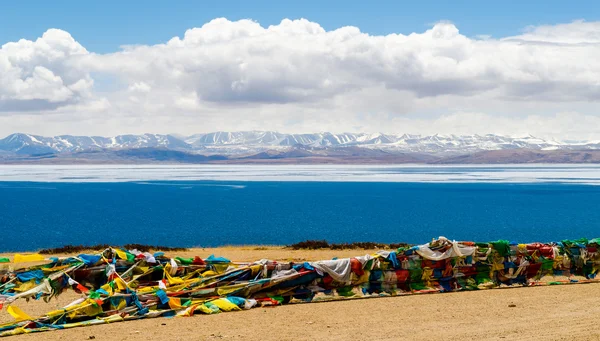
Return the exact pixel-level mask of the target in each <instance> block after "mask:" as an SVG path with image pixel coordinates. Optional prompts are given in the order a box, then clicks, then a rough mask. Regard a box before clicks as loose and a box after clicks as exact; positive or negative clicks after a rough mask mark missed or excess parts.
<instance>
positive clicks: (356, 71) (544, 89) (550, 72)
mask: <svg viewBox="0 0 600 341" xmlns="http://www.w3.org/2000/svg"><path fill="white" fill-rule="evenodd" d="M598 55H600V22H585V21H574V22H572V23H568V24H561V25H554V26H537V27H528V28H526V29H525V30H524V32H523V33H522V34H521V35H518V36H513V37H500V38H490V37H484V38H482V39H481V38H472V37H467V36H464V35H462V34H460V32H459V30H458V28H457V27H456V26H455V25H453V24H452V23H449V22H440V23H437V24H435V25H434V26H433V27H431V28H430V29H428V30H426V31H425V32H422V33H412V34H409V35H402V34H390V35H386V36H374V35H369V34H366V33H362V32H361V31H360V29H359V28H357V27H342V28H339V29H336V30H332V31H326V30H324V29H323V28H322V27H321V26H320V25H319V24H318V23H315V22H310V21H308V20H305V19H300V20H288V19H284V20H282V21H281V23H280V24H278V25H273V26H269V27H263V26H261V25H260V24H259V23H257V22H255V21H252V20H240V21H234V22H232V21H229V20H227V19H224V18H219V19H214V20H212V21H210V22H208V23H206V24H205V25H203V26H202V27H199V28H192V29H189V30H187V31H186V32H185V34H184V35H183V36H182V37H174V38H172V39H170V40H169V41H167V42H165V43H163V44H157V45H136V46H124V47H122V49H121V50H120V51H117V52H114V53H108V54H96V53H93V52H90V51H88V50H86V48H85V47H84V46H82V45H81V44H79V43H78V42H77V41H76V40H75V39H74V38H73V37H72V36H71V34H69V33H68V32H65V31H62V30H58V29H49V30H48V31H46V32H45V33H44V34H43V35H42V36H41V37H40V38H38V39H37V40H35V41H29V40H20V41H17V42H9V43H6V44H4V45H2V47H1V49H0V134H8V133H11V132H14V131H27V132H31V133H39V134H46V135H54V134H66V133H69V134H102V135H110V134H119V133H141V132H156V133H181V134H190V133H196V132H206V131H215V130H248V129H258V130H280V131H285V132H308V131H311V132H312V131H325V130H327V131H334V132H341V131H365V132H374V131H381V132H389V133H404V132H407V133H424V134H430V133H465V134H471V133H498V134H507V135H515V134H523V133H531V134H536V135H539V136H541V137H554V138H562V139H574V138H576V139H591V138H597V139H600V136H596V134H597V133H596V130H597V128H596V127H597V126H598V125H597V124H598V123H600V116H599V114H600V113H598V112H597V107H598V105H597V104H598V100H599V99H600V60H599V59H598V58H597V56H598Z"/></svg>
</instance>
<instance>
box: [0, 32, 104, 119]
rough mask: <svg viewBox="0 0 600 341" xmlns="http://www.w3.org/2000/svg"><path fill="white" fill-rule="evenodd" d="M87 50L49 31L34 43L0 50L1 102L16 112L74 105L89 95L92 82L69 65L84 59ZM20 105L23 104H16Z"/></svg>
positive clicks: (85, 73)
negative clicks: (34, 105) (33, 105)
mask: <svg viewBox="0 0 600 341" xmlns="http://www.w3.org/2000/svg"><path fill="white" fill-rule="evenodd" d="M87 54H88V52H87V51H86V49H85V48H84V47H83V46H81V45H80V44H79V43H77V42H76V41H75V40H74V39H73V38H72V37H71V35H70V34H68V33H67V32H65V31H61V30H56V29H50V30H48V31H46V32H45V33H44V34H43V36H42V37H41V38H38V39H37V40H36V41H29V40H24V39H22V40H19V41H18V42H12V43H7V44H4V45H3V46H2V47H1V48H0V109H1V108H2V105H1V104H2V103H1V102H3V101H4V102H9V101H10V102H12V103H13V104H14V106H15V109H14V110H15V111H18V109H19V107H21V106H20V105H19V104H24V105H23V106H22V107H23V108H27V102H30V101H41V102H42V103H43V102H47V104H48V107H50V108H55V107H56V105H55V104H54V103H62V102H74V101H78V100H79V99H80V97H82V96H86V95H88V91H89V90H90V89H91V88H92V85H93V80H92V78H91V77H90V75H89V72H88V71H87V70H82V69H78V68H73V65H72V61H74V60H75V59H76V58H77V57H80V56H83V55H87ZM19 102H22V103H19Z"/></svg>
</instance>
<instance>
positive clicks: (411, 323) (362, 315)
mask: <svg viewBox="0 0 600 341" xmlns="http://www.w3.org/2000/svg"><path fill="white" fill-rule="evenodd" d="M369 252H370V251H366V250H346V251H332V250H319V251H291V250H284V249H281V248H277V247H266V248H265V247H237V248H220V249H195V250H191V251H189V252H179V253H177V255H182V256H189V255H200V256H202V257H206V256H208V255H210V254H211V253H214V254H215V255H221V256H224V257H229V258H230V259H232V260H236V261H251V260H257V259H261V258H270V259H277V260H316V259H328V258H331V257H334V256H337V257H348V256H357V255H361V254H366V253H369ZM76 297H77V294H75V293H68V294H65V295H62V296H61V297H59V299H58V300H53V301H51V302H50V303H48V304H45V303H44V302H43V301H40V302H34V301H31V302H29V303H26V302H24V301H23V302H19V304H18V305H19V307H21V308H22V309H23V310H24V311H26V312H27V313H30V314H31V315H39V314H43V313H44V312H46V311H49V310H51V309H54V308H57V307H60V306H63V305H65V304H67V303H69V302H70V301H72V300H73V299H75V298H76ZM511 305H516V306H515V307H511ZM7 315H8V314H7V313H6V310H5V309H4V310H2V311H0V323H1V322H6V321H10V316H7ZM599 318H600V284H580V285H563V286H544V287H530V288H511V289H493V290H485V291H472V292H457V293H449V294H428V295H410V296H399V297H382V298H371V299H357V300H347V301H335V302H323V303H310V304H292V305H285V306H279V307H273V308H257V309H252V310H246V311H240V312H231V313H221V314H217V315H196V316H194V317H190V318H156V319H146V320H140V321H130V322H122V323H115V324H110V325H100V326H93V327H82V328H75V329H70V330H63V331H53V332H45V333H39V334H30V335H20V336H13V337H9V338H7V340H88V339H92V338H93V339H95V340H159V339H161V340H167V339H168V340H186V341H187V340H278V341H282V340H325V339H326V340H399V339H407V340H424V339H445V340H482V339H486V340H533V339H536V340H537V339H543V340H600V327H598V320H599Z"/></svg>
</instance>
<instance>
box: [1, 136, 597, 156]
mask: <svg viewBox="0 0 600 341" xmlns="http://www.w3.org/2000/svg"><path fill="white" fill-rule="evenodd" d="M298 146H302V147H304V148H314V149H327V148H343V147H362V148H368V149H378V150H382V151H386V152H390V153H394V152H402V153H421V154H455V155H456V154H467V153H474V152H479V151H491V150H510V149H530V150H594V149H600V141H591V142H585V141H583V142H581V141H579V142H559V141H554V140H544V139H540V138H536V137H534V136H525V137H508V136H500V135H491V134H488V135H461V136H459V135H437V134H436V135H431V136H421V135H408V134H403V135H393V134H381V133H375V134H367V133H356V134H354V133H343V134H333V133H328V132H323V133H313V134H284V133H278V132H273V131H246V132H213V133H206V134H196V135H192V136H188V137H181V136H175V135H158V134H143V135H119V136H115V137H100V136H71V135H61V136H55V137H44V136H38V135H30V134H22V133H17V134H12V135H9V136H7V137H6V138H4V139H1V140H0V152H3V153H4V154H6V153H12V154H19V155H34V154H47V153H54V154H58V153H76V152H85V151H94V150H120V149H139V148H162V149H171V150H183V151H188V152H192V153H202V154H222V155H240V154H250V153H257V152H263V151H266V150H287V149H290V148H293V147H298Z"/></svg>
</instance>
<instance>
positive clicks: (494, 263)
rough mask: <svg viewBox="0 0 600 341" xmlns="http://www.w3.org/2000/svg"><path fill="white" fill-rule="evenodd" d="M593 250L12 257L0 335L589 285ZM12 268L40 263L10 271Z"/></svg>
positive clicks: (438, 248)
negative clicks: (315, 257)
mask: <svg viewBox="0 0 600 341" xmlns="http://www.w3.org/2000/svg"><path fill="white" fill-rule="evenodd" d="M599 244H600V239H592V240H587V239H579V240H565V241H562V242H556V243H530V244H518V243H513V242H509V241H505V240H499V241H495V242H487V243H476V242H464V241H462V242H460V241H453V240H449V239H447V238H444V237H440V238H438V239H434V240H432V241H431V242H429V243H426V244H423V245H418V246H414V247H409V248H399V249H397V250H391V251H390V250H385V251H379V252H376V253H373V254H368V255H364V256H357V257H354V258H344V259H332V260H322V261H315V262H301V263H295V262H278V261H272V260H266V259H263V260H259V261H256V262H251V263H247V262H246V263H241V262H232V261H230V260H229V259H226V258H223V257H214V256H212V255H211V256H210V257H208V258H204V259H203V258H200V257H192V258H183V257H168V256H166V255H165V254H164V253H162V252H157V253H153V254H151V253H148V252H139V251H137V250H124V249H118V248H108V249H106V250H104V251H103V252H100V253H98V254H81V255H78V256H73V257H60V258H59V257H54V258H49V259H46V258H44V257H43V256H41V255H37V254H33V255H15V256H14V257H13V260H12V261H10V259H4V260H3V262H4V263H7V264H9V265H11V266H8V267H6V264H4V263H3V264H4V266H3V267H1V268H0V309H2V311H6V313H8V314H10V315H11V316H12V317H14V322H10V323H7V324H3V325H0V336H8V335H17V334H22V333H31V332H42V331H51V330H58V329H65V328H73V327H79V326H87V325H94V324H102V323H113V322H118V321H128V320H135V319H141V318H150V317H158V316H192V315H194V314H214V313H219V312H227V311H237V310H243V309H251V308H254V307H260V306H265V305H280V304H287V303H298V302H311V301H317V300H329V299H345V298H363V297H379V296H394V295H405V294H418V293H431V292H440V293H442V292H453V291H461V290H477V289H490V288H497V287H510V286H533V285H548V284H567V283H583V282H592V281H596V275H597V274H598V271H599V270H600V255H599V253H598V246H599ZM8 262H10V263H8ZM18 262H39V263H41V264H39V265H34V266H29V267H24V268H21V269H18V270H15V269H14V268H15V265H16V264H14V263H18ZM548 276H550V277H548ZM542 278H545V279H546V278H550V279H551V280H550V281H547V280H544V281H542ZM68 289H71V290H74V291H75V292H77V293H79V294H80V297H79V298H78V299H77V300H75V301H73V302H71V303H70V304H68V305H67V306H65V307H63V308H62V309H58V310H54V311H50V312H48V313H46V314H45V315H43V316H34V317H32V316H29V315H28V314H27V313H25V312H24V311H22V310H21V309H19V308H18V307H17V306H15V305H13V303H14V302H15V301H17V300H20V299H27V300H29V299H36V300H40V299H43V300H45V301H48V300H50V299H51V298H53V297H56V296H58V295H59V294H61V293H62V292H64V291H65V290H68Z"/></svg>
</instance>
